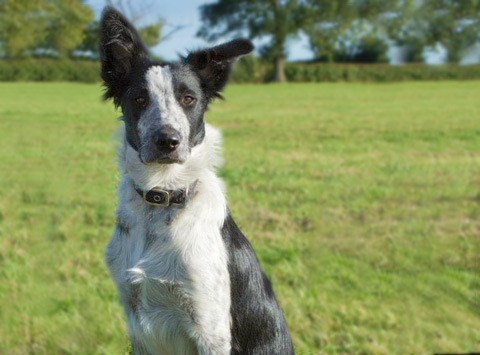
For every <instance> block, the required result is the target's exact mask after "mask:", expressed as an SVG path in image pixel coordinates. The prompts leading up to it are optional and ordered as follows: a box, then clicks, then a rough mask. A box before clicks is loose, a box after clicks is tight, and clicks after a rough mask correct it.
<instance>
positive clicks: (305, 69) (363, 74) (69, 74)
mask: <svg viewBox="0 0 480 355" xmlns="http://www.w3.org/2000/svg"><path fill="white" fill-rule="evenodd" d="M99 73H100V66H99V63H98V62H96V61H90V60H67V59H65V60H56V59H25V60H14V61H13V60H0V81H73V82H85V83H96V82H100V74H99ZM285 75H286V77H287V80H288V81H291V82H341V81H345V82H396V81H411V80H474V79H480V64H475V65H465V66H460V65H456V64H448V65H436V66H434V65H425V64H421V63H418V64H406V65H399V66H392V65H388V64H338V63H287V64H286V67H285ZM273 78H274V64H273V63H271V62H266V61H263V60H260V59H258V58H255V57H245V58H243V59H242V60H240V61H239V62H238V63H237V66H236V68H235V70H234V72H233V75H232V81H233V82H235V83H258V84H260V83H266V82H270V81H272V79H273Z"/></svg>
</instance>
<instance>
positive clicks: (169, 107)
mask: <svg viewBox="0 0 480 355" xmlns="http://www.w3.org/2000/svg"><path fill="white" fill-rule="evenodd" d="M252 49H253V46H252V44H251V43H250V42H249V41H248V40H243V39H239V40H234V41H232V42H229V43H225V44H223V45H220V46H217V47H213V48H209V49H205V50H200V51H196V52H192V53H190V54H189V55H188V56H187V57H186V58H182V61H181V62H180V63H176V64H168V63H157V62H152V61H150V59H149V58H148V52H147V50H146V49H145V47H144V45H143V43H142V41H141V39H140V37H139V35H138V33H137V31H136V30H135V29H134V27H133V26H132V25H131V24H130V23H129V22H128V21H127V20H126V19H125V18H124V17H123V16H122V15H121V14H120V13H119V12H117V11H116V10H114V9H112V8H107V9H106V10H105V11H104V13H103V17H102V21H101V43H100V54H101V64H102V78H103V80H104V84H105V86H106V88H107V90H106V93H105V98H106V99H108V98H113V100H114V102H115V104H116V105H117V106H121V108H122V111H123V119H124V122H125V128H126V130H125V132H126V138H127V141H128V143H129V144H130V145H131V146H132V148H134V149H135V150H137V151H138V155H139V157H140V159H141V161H142V162H144V163H146V164H149V163H160V164H172V163H183V162H184V161H186V160H187V158H188V157H189V155H190V151H191V149H192V148H193V147H195V146H196V145H197V144H200V143H201V142H202V141H203V138H204V135H205V123H204V118H203V116H204V113H205V110H206V108H207V105H208V104H209V102H210V101H211V100H212V99H213V98H215V97H218V96H220V95H219V91H220V90H221V89H222V88H223V87H224V86H225V84H226V83H227V80H228V76H229V74H230V71H231V67H232V64H233V62H234V61H235V60H236V58H237V57H238V56H240V55H243V54H247V53H249V52H251V51H252Z"/></svg>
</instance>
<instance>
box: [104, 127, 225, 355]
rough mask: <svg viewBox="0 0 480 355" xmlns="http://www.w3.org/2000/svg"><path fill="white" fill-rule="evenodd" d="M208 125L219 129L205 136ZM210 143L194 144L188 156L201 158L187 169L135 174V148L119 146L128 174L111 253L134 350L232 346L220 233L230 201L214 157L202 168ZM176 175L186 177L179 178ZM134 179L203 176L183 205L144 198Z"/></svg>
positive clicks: (216, 350)
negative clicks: (156, 203)
mask: <svg viewBox="0 0 480 355" xmlns="http://www.w3.org/2000/svg"><path fill="white" fill-rule="evenodd" d="M209 131H210V136H212V135H213V136H214V138H215V135H217V136H218V133H217V132H216V131H212V128H211V127H209V128H208V129H207V136H208V132H209ZM217 139H218V137H217ZM211 143H212V142H211V138H210V139H206V140H205V142H204V143H202V145H200V146H199V147H198V149H197V148H195V149H194V150H193V151H192V157H191V159H190V160H192V159H193V160H192V161H194V162H195V166H190V167H189V166H188V161H187V163H186V165H185V166H184V167H182V169H185V170H184V171H183V173H182V174H177V173H172V172H169V173H168V174H165V173H164V174H162V173H161V172H159V173H158V174H156V175H152V174H148V173H143V175H142V176H141V177H135V176H132V175H133V174H131V173H129V162H128V159H132V158H131V157H130V158H128V154H129V153H128V150H129V149H131V148H129V147H124V149H123V150H121V152H120V161H121V165H122V163H123V169H124V178H123V180H122V182H121V184H120V187H119V199H120V201H119V207H118V210H117V227H116V229H115V232H114V234H113V236H112V239H111V241H110V243H109V245H108V247H107V250H106V253H105V259H106V262H107V265H108V267H109V269H110V272H111V274H112V277H113V279H114V281H115V284H116V286H117V289H118V292H119V294H120V299H121V302H122V304H123V306H124V310H125V314H126V318H127V324H128V328H129V333H130V338H131V340H132V344H133V348H134V352H136V353H152V354H173V353H175V354H182V353H184V354H191V353H192V354H193V353H200V354H207V353H208V354H227V353H229V352H230V341H231V339H230V279H229V274H228V254H227V251H226V248H225V244H224V242H223V239H222V235H221V233H220V229H221V226H222V224H223V221H224V219H225V215H226V202H225V197H224V193H223V185H222V182H221V181H220V180H219V179H218V178H217V177H216V175H215V173H214V171H213V164H211V160H209V162H210V164H207V163H208V162H205V161H204V162H203V164H204V165H203V167H204V168H203V169H201V168H200V166H199V165H198V164H199V162H200V163H202V162H201V159H202V157H203V156H204V155H205V156H206V155H207V154H208V153H210V154H211V153H212V152H203V150H206V149H209V144H210V145H211ZM122 159H123V162H122ZM130 163H131V162H130ZM134 163H135V162H134ZM192 164H193V163H192ZM130 165H131V164H130ZM186 172H192V173H191V174H190V176H188V174H187V173H186ZM175 176H181V177H182V178H181V179H180V178H178V179H176V180H175ZM162 177H163V178H164V179H166V180H164V181H158V180H160V179H162ZM142 178H143V179H142ZM167 178H168V181H167ZM132 179H135V181H136V182H137V181H140V184H141V185H143V186H142V188H145V189H149V188H152V187H153V186H155V185H156V184H158V185H159V186H166V187H167V188H178V187H182V186H188V185H187V183H188V181H190V180H191V181H194V180H195V179H199V184H198V187H197V193H196V195H195V196H194V198H192V199H191V200H190V201H189V203H188V204H187V206H186V207H185V208H184V209H178V210H177V209H171V208H163V207H151V206H148V205H146V204H145V203H144V202H143V201H142V199H141V198H140V196H139V195H138V194H137V193H136V192H135V190H134V189H133V185H132V181H133V180H132ZM155 180H157V181H155ZM176 184H181V186H174V185H176ZM152 185H153V186H152Z"/></svg>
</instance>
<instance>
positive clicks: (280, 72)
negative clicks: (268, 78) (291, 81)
mask: <svg viewBox="0 0 480 355" xmlns="http://www.w3.org/2000/svg"><path fill="white" fill-rule="evenodd" d="M284 64H285V58H283V57H282V56H278V57H276V58H275V77H274V78H273V81H275V82H277V83H286V82H287V78H286V77H285V68H284V67H285V65H284Z"/></svg>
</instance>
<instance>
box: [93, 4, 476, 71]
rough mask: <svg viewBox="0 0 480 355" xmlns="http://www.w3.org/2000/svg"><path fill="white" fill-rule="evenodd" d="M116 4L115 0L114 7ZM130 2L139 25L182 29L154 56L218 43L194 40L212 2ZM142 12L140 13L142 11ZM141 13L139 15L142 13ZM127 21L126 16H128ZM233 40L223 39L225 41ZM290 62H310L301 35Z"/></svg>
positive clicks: (437, 57) (471, 56) (394, 54)
mask: <svg viewBox="0 0 480 355" xmlns="http://www.w3.org/2000/svg"><path fill="white" fill-rule="evenodd" d="M117 1H119V0H114V1H113V2H114V3H116V2H117ZM123 2H129V3H131V4H132V5H133V7H134V8H135V9H139V8H140V9H141V8H142V6H144V4H148V5H149V7H148V11H146V12H145V11H143V12H145V15H144V16H143V17H142V18H141V20H140V25H141V24H149V23H153V22H156V21H157V20H158V19H159V18H164V19H165V20H166V22H167V26H166V28H165V29H164V33H168V32H169V31H170V30H171V29H172V28H173V27H172V25H173V26H182V29H180V30H179V31H177V32H175V33H174V34H173V35H172V36H171V37H170V38H168V39H167V40H165V41H163V42H161V43H160V44H158V45H157V46H155V47H154V48H153V49H152V52H153V54H155V55H157V56H159V57H161V58H163V59H165V60H177V59H178V55H179V54H180V55H184V54H186V52H187V51H188V50H194V49H198V48H202V47H205V46H208V45H212V44H217V43H207V42H205V41H204V40H203V39H201V38H198V37H197V36H196V32H197V30H198V29H199V28H200V26H201V20H200V12H199V9H198V8H199V6H201V5H204V4H207V3H211V2H213V1H212V0H123ZM86 3H87V4H89V5H90V6H91V7H92V8H93V10H94V11H95V15H96V17H97V18H99V17H100V14H101V12H102V9H103V8H104V7H105V4H106V0H86ZM141 12H142V11H141ZM143 12H142V13H143ZM127 17H128V14H127ZM230 39H232V38H224V39H223V40H224V41H227V40H230ZM265 41H268V38H263V39H260V40H255V41H254V44H255V45H256V46H257V47H258V46H259V45H260V44H261V43H262V42H265ZM287 47H288V48H287V49H288V53H289V54H288V57H287V60H289V61H296V60H309V59H312V58H313V53H312V51H311V50H310V49H309V47H308V38H307V36H306V35H302V34H300V35H299V36H298V37H297V38H295V39H292V40H290V41H289V42H288V43H287ZM479 52H480V47H479V46H476V47H475V48H472V50H470V51H468V52H467V53H466V55H465V57H464V58H463V60H462V63H463V64H468V63H474V62H478V58H479ZM389 57H390V59H391V63H392V64H400V63H399V61H398V58H399V57H400V53H399V49H398V48H394V47H391V48H390V50H389ZM425 59H426V62H427V63H429V64H441V63H443V62H444V61H445V59H446V51H445V50H444V48H441V47H439V46H438V47H437V48H434V49H432V50H430V51H426V52H425Z"/></svg>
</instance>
